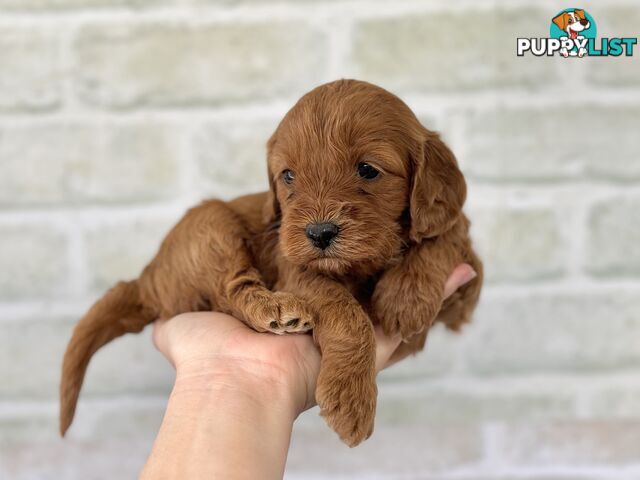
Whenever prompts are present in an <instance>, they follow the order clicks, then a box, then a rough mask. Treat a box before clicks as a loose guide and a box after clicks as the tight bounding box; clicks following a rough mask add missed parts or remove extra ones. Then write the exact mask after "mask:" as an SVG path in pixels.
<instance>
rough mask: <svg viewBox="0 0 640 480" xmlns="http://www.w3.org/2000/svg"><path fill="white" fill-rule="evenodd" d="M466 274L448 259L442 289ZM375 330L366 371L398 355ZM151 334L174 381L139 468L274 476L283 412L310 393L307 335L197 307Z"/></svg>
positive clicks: (315, 361)
mask: <svg viewBox="0 0 640 480" xmlns="http://www.w3.org/2000/svg"><path fill="white" fill-rule="evenodd" d="M474 275H475V272H474V271H473V269H472V268H471V267H470V266H469V265H467V264H462V265H459V266H458V267H456V268H455V269H454V271H453V273H452V274H451V275H450V276H449V278H448V280H447V282H446V286H445V291H444V295H445V298H451V295H452V294H454V292H455V291H456V290H457V289H458V288H459V287H461V286H463V285H465V284H466V283H467V282H468V281H470V280H471V279H473V278H474ZM177 320H179V321H177ZM375 339H376V371H380V370H382V369H383V368H386V367H387V366H389V365H390V363H393V362H395V361H397V360H400V359H401V358H400V357H398V356H397V355H394V352H397V351H398V346H399V344H400V341H401V340H400V338H399V337H389V336H386V335H385V334H384V333H383V332H382V328H381V327H376V329H375ZM153 340H154V343H155V345H156V347H157V348H158V349H159V350H160V351H161V352H162V354H163V355H164V356H165V357H167V359H168V360H169V361H170V362H171V364H172V365H173V366H174V367H175V368H176V383H175V387H174V390H173V392H172V395H171V399H170V401H169V407H168V409H167V413H166V415H165V417H164V420H163V424H162V427H161V429H160V433H159V435H158V437H157V439H156V442H155V445H154V448H153V451H152V453H151V456H150V457H149V460H148V462H147V465H146V467H145V469H144V471H143V474H142V478H144V479H148V478H156V477H157V475H160V474H161V475H162V476H164V477H163V478H166V477H167V476H169V477H170V476H171V474H172V472H175V473H176V474H177V475H179V476H181V477H183V478H205V477H211V478H231V476H233V475H239V474H240V473H241V474H242V475H243V476H244V478H265V479H268V478H282V472H283V470H284V464H285V460H286V456H287V450H288V447H289V437H290V434H291V427H292V425H293V421H294V420H295V418H296V417H297V416H298V415H299V414H300V413H302V412H303V411H305V410H307V409H309V408H311V407H312V406H314V405H315V403H316V402H315V398H314V392H315V387H316V382H317V379H318V374H319V372H320V360H321V357H320V352H319V351H318V349H317V347H316V346H315V345H314V342H313V340H312V338H311V336H310V335H287V336H275V335H261V334H258V333H256V332H255V331H253V330H251V329H250V328H248V327H247V326H246V325H244V324H243V323H242V322H240V321H239V320H236V319H235V318H233V317H231V316H228V315H225V314H222V313H211V312H206V313H205V312H202V313H187V314H182V315H180V316H179V318H177V317H176V318H174V319H171V320H170V321H167V320H158V321H156V322H155V324H154V330H153ZM400 348H402V346H400ZM407 353H408V352H406V353H405V355H406V354H407ZM254 443H255V445H253V444H254Z"/></svg>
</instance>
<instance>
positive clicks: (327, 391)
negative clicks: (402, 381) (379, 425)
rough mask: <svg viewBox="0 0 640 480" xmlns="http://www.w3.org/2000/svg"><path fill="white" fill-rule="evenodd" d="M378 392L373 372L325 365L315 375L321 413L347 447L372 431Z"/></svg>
mask: <svg viewBox="0 0 640 480" xmlns="http://www.w3.org/2000/svg"><path fill="white" fill-rule="evenodd" d="M372 370H373V369H372ZM377 394H378V388H377V386H376V382H375V375H374V374H373V373H371V374H369V373H367V374H365V375H362V374H360V372H357V371H346V370H344V369H339V368H338V369H332V368H329V367H327V368H323V369H322V371H321V372H320V376H319V377H318V385H317V387H316V401H317V402H318V405H319V406H320V414H321V415H322V416H323V417H324V419H325V420H326V422H327V424H328V425H329V426H330V427H331V428H332V429H333V430H334V431H335V432H336V433H337V434H338V436H339V437H340V439H341V440H342V441H343V442H344V443H346V444H347V445H349V446H350V447H355V446H356V445H358V444H359V443H361V442H363V441H364V440H366V439H367V438H369V437H370V436H371V434H372V433H373V424H374V420H375V414H376V397H377Z"/></svg>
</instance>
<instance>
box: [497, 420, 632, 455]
mask: <svg viewBox="0 0 640 480" xmlns="http://www.w3.org/2000/svg"><path fill="white" fill-rule="evenodd" d="M503 442H504V443H503V445H501V447H502V449H501V454H502V458H503V461H504V462H505V463H507V464H517V465H537V466H553V465H579V466H588V465H617V466H620V467H621V466H622V465H624V464H637V462H638V459H639V458H640V422H629V421H606V420H602V421H596V420H592V421H558V422H553V423H547V424H539V425H526V424H525V425H522V424H521V425H515V426H508V427H506V428H505V430H504V439H503Z"/></svg>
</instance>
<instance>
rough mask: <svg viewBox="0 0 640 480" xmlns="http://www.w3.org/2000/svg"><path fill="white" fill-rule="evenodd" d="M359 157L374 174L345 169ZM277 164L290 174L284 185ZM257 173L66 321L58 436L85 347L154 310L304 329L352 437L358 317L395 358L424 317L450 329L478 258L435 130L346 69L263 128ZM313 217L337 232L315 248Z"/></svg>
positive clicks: (356, 418) (366, 360)
mask: <svg viewBox="0 0 640 480" xmlns="http://www.w3.org/2000/svg"><path fill="white" fill-rule="evenodd" d="M361 161H366V162H368V163H370V164H371V165H373V166H375V167H376V168H377V169H378V170H380V171H381V172H382V173H381V174H380V175H379V177H377V178H375V179H373V180H364V179H362V178H360V177H359V176H358V175H357V165H358V163H359V162H361ZM285 169H289V170H291V171H293V172H295V179H294V181H293V182H292V183H291V184H290V185H288V184H286V183H285V182H284V181H283V179H282V172H283V170H285ZM268 170H269V183H270V185H269V186H270V188H269V191H268V192H266V193H259V194H254V195H247V196H243V197H240V198H237V199H235V200H232V201H230V202H222V201H219V200H211V201H206V202H204V203H202V204H201V205H200V206H198V207H195V208H193V209H191V210H189V212H188V213H187V214H186V215H185V217H184V218H183V219H182V220H181V221H180V222H179V223H178V224H177V225H176V226H175V227H174V228H173V230H172V231H171V232H170V233H169V234H168V236H167V237H166V238H165V240H164V242H163V243H162V246H161V247H160V250H159V252H158V254H157V255H156V257H155V258H154V259H153V261H152V262H151V263H150V264H149V265H148V266H147V267H146V268H145V269H144V271H143V272H142V274H141V276H140V277H139V278H138V279H137V280H134V281H131V282H121V283H119V284H117V285H116V286H115V287H114V288H113V289H111V290H110V291H109V292H108V293H107V294H106V295H105V296H104V297H103V298H102V299H101V300H99V301H98V302H97V303H96V304H95V305H94V306H93V307H92V308H91V310H90V311H89V312H88V313H87V314H86V315H85V317H84V318H82V320H81V321H80V322H79V324H78V325H77V327H76V329H75V331H74V333H73V337H72V339H71V341H70V343H69V346H68V348H67V351H66V354H65V358H64V365H63V371H62V381H61V388H60V430H61V432H62V434H64V433H65V432H66V430H67V429H68V427H69V425H70V424H71V421H72V419H73V415H74V412H75V407H76V403H77V399H78V395H79V392H80V387H81V385H82V380H83V377H84V373H85V370H86V367H87V365H88V362H89V359H90V357H91V356H92V355H93V354H94V353H95V351H96V350H98V348H100V347H101V346H102V345H104V344H106V343H107V342H109V341H111V340H112V339H114V338H116V337H118V336H120V335H122V334H124V333H127V332H139V331H140V330H142V329H143V328H144V326H145V325H147V324H149V323H150V322H152V321H153V320H154V319H156V318H158V317H164V318H169V317H173V316H175V315H177V314H179V313H183V312H188V311H195V310H210V309H213V310H218V311H222V312H226V313H230V314H232V315H234V316H236V317H238V318H240V319H242V320H243V321H245V322H246V323H247V325H249V326H251V327H252V328H254V329H256V330H258V331H261V332H263V331H273V332H275V333H284V332H301V331H306V330H309V329H311V328H313V330H314V332H313V333H314V337H315V339H316V341H317V343H318V345H319V347H320V350H321V353H322V365H321V371H320V376H319V379H318V385H317V390H316V399H317V401H318V404H319V405H320V408H321V413H322V415H323V416H324V417H325V419H326V420H327V422H328V423H329V425H330V426H331V427H332V428H333V429H334V430H335V431H336V432H337V433H338V434H339V435H340V437H341V438H342V439H343V440H344V441H345V442H346V443H348V444H349V445H356V444H358V443H360V442H361V441H362V440H364V439H366V438H367V437H368V436H369V435H370V434H371V432H372V430H373V423H374V415H375V406H376V394H377V388H376V383H375V370H374V364H375V339H374V335H373V324H374V323H380V324H381V325H382V327H383V329H384V331H385V332H386V333H388V334H397V333H399V334H401V335H402V337H403V339H404V340H405V342H404V343H403V344H402V345H401V346H400V347H399V349H398V350H397V351H396V353H395V354H394V356H395V357H396V358H402V357H404V356H406V355H408V354H410V353H415V352H417V351H419V350H421V349H422V347H423V346H424V342H425V339H426V335H427V331H428V329H429V328H430V327H431V326H432V325H433V323H434V322H435V321H436V320H439V321H442V322H444V323H445V324H446V326H447V327H449V328H451V329H454V330H457V329H458V328H459V327H460V325H462V324H463V323H465V322H466V321H468V320H469V317H470V315H471V313H472V310H473V309H474V307H475V305H476V303H477V300H478V296H479V294H480V288H481V284H482V264H481V263H480V261H479V259H478V258H477V256H476V255H475V253H474V252H473V250H472V247H471V242H470V239H469V235H468V230H469V222H468V220H467V219H466V217H465V216H464V215H463V214H462V211H461V210H462V206H463V203H464V201H465V196H466V185H465V182H464V178H463V176H462V174H461V172H460V170H459V169H458V166H457V162H456V160H455V158H454V156H453V154H452V153H451V151H450V150H449V149H448V148H447V146H446V145H445V144H444V143H443V142H442V141H441V140H440V138H439V136H438V135H437V134H436V133H434V132H431V131H429V130H427V129H426V128H424V127H423V126H422V125H421V124H420V123H419V122H418V120H417V119H416V117H415V115H414V114H413V113H412V112H411V110H410V109H409V108H408V107H407V106H406V105H405V104H404V103H403V102H402V101H401V100H400V99H398V98H397V97H396V96H394V95H392V94H390V93H389V92H387V91H385V90H383V89H381V88H379V87H376V86H374V85H371V84H368V83H365V82H360V81H354V80H340V81H336V82H332V83H329V84H326V85H322V86H320V87H318V88H316V89H314V90H312V91H311V92H309V93H308V94H306V95H305V96H303V97H302V98H301V99H300V100H299V101H298V103H297V104H296V105H295V106H294V107H293V108H292V109H291V110H290V111H289V112H288V113H287V115H286V116H285V117H284V119H283V120H282V122H281V123H280V125H279V126H278V128H277V130H276V132H275V133H274V134H273V136H272V137H271V139H270V140H269V142H268ZM327 220H331V221H334V222H335V223H336V224H338V225H339V227H340V232H339V235H338V237H337V239H336V241H335V243H334V244H332V245H331V247H330V248H329V249H327V250H326V251H324V252H321V251H319V250H318V249H316V248H314V247H313V246H312V245H311V243H310V242H309V240H308V239H307V237H306V236H305V226H306V225H307V224H308V223H311V222H318V221H327ZM462 262H468V263H470V264H471V265H472V266H473V268H474V269H475V270H476V272H478V276H477V277H476V278H475V279H474V280H473V281H471V282H470V283H468V284H467V285H465V286H464V287H462V288H461V289H460V290H459V291H458V292H456V293H455V294H454V295H453V296H452V297H450V298H449V299H448V300H447V301H445V302H444V304H443V302H442V298H443V289H444V284H445V281H446V279H447V277H448V275H449V274H450V273H451V272H452V270H453V269H454V267H455V266H456V265H458V264H460V263H462ZM295 319H298V321H297V322H296V321H295Z"/></svg>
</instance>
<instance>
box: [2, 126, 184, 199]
mask: <svg viewBox="0 0 640 480" xmlns="http://www.w3.org/2000/svg"><path fill="white" fill-rule="evenodd" d="M178 143H179V135H178V133H177V132H176V131H175V130H174V129H172V128H170V127H168V126H162V125H159V124H155V123H153V122H147V123H145V124H142V123H140V124H132V125H129V124H126V125H120V124H111V123H94V124H91V125H90V124H85V123H80V122H64V123H63V122H55V123H43V124H36V125H33V126H8V127H3V128H0V205H6V206H11V205H36V204H44V205H51V204H60V203H79V202H82V204H86V202H135V201H150V200H155V199H161V198H171V197H173V196H175V195H176V194H178V193H179V191H178V181H179V180H178V179H179V158H178Z"/></svg>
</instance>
